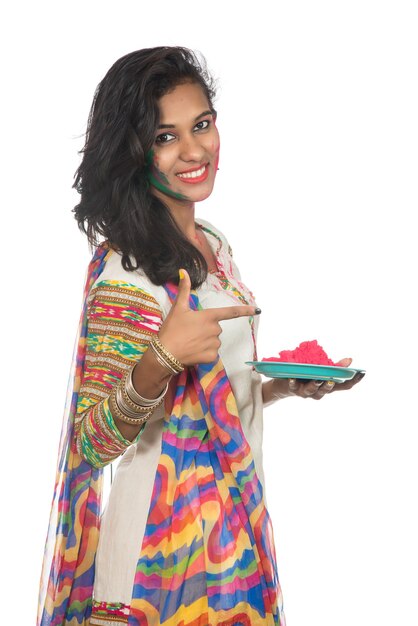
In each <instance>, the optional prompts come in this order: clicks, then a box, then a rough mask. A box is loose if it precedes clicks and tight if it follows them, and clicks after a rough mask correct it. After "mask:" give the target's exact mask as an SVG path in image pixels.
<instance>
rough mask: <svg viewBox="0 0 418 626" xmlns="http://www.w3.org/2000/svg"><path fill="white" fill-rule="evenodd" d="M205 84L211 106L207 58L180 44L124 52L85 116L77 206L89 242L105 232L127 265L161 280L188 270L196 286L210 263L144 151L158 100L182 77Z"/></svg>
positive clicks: (149, 144) (150, 140) (155, 124)
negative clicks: (167, 199)
mask: <svg viewBox="0 0 418 626" xmlns="http://www.w3.org/2000/svg"><path fill="white" fill-rule="evenodd" d="M189 81H190V82H192V83H197V84H198V85H200V86H201V87H202V89H203V91H204V93H205V95H206V97H207V99H208V102H209V106H210V108H211V109H213V99H214V97H215V86H214V81H213V78H212V77H211V76H210V75H209V73H208V71H207V67H206V62H205V59H204V58H203V57H202V56H201V55H200V60H199V58H198V57H197V55H196V53H194V52H193V51H192V50H189V49H187V48H182V47H168V46H159V47H156V48H145V49H143V50H138V51H136V52H131V53H130V54H127V55H125V56H123V57H122V58H120V59H119V60H118V61H116V63H115V64H114V65H113V66H112V67H111V68H110V70H109V71H108V72H107V74H106V76H105V77H104V78H103V80H102V81H101V82H100V83H99V85H98V87H97V89H96V92H95V94H94V99H93V104H92V107H91V110H90V115H89V118H88V124H87V131H86V140H85V145H84V147H83V149H82V150H81V151H80V153H81V154H82V155H83V156H82V161H81V164H80V166H79V167H78V169H77V171H76V173H75V177H74V178H75V182H74V185H73V187H75V189H77V191H78V192H79V193H80V195H81V199H80V202H79V204H77V205H76V206H75V207H74V209H73V211H74V214H75V218H76V220H77V222H78V226H79V228H80V229H81V230H82V231H83V232H84V233H85V234H86V235H87V237H88V240H89V242H90V244H91V246H93V247H94V246H96V245H97V244H98V243H99V240H100V238H101V237H104V238H105V239H107V240H108V241H109V243H110V245H111V246H112V247H114V248H116V249H118V250H119V251H120V253H121V254H122V265H123V267H124V269H125V270H127V271H133V270H135V269H137V268H139V267H141V268H142V269H143V271H144V272H145V273H146V274H147V276H148V277H149V278H150V280H151V281H152V282H153V283H155V284H157V285H162V284H164V283H165V282H167V281H173V282H178V270H179V268H181V267H183V268H185V269H186V270H187V271H188V272H189V274H190V278H191V281H192V286H193V287H194V288H196V287H198V286H199V285H201V284H202V282H203V281H204V280H205V278H206V276H207V271H208V267H207V263H206V261H205V259H204V257H203V256H202V254H200V252H199V251H198V250H197V249H196V248H195V246H193V245H192V244H191V243H190V242H189V241H188V239H187V238H186V237H185V236H184V235H183V233H182V232H181V230H180V229H179V228H178V226H177V224H176V222H175V220H174V218H173V217H172V215H171V213H170V211H169V209H168V208H167V207H166V205H165V204H164V203H163V202H162V201H161V200H160V199H158V198H157V197H155V196H154V195H152V193H151V191H150V190H149V183H148V181H147V172H146V166H147V164H146V155H147V153H148V152H149V151H150V150H151V148H152V146H153V144H154V141H155V132H156V129H157V127H158V124H159V111H158V100H159V98H161V97H162V96H163V95H165V94H166V93H168V92H169V91H170V90H172V89H174V88H175V87H176V86H177V85H179V84H182V83H185V82H189Z"/></svg>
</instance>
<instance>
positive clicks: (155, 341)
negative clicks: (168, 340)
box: [151, 335, 184, 374]
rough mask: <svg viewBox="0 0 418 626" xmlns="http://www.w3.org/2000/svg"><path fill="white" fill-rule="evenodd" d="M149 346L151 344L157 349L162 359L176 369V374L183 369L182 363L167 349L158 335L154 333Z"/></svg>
mask: <svg viewBox="0 0 418 626" xmlns="http://www.w3.org/2000/svg"><path fill="white" fill-rule="evenodd" d="M151 346H153V347H154V348H155V349H156V350H157V351H158V353H159V354H160V356H161V357H162V358H163V359H164V361H167V362H168V363H170V365H171V367H172V368H173V369H174V370H176V372H177V374H180V372H182V371H183V370H184V365H183V364H182V363H180V361H179V360H178V359H176V357H175V356H174V355H173V354H171V352H169V351H168V350H167V348H166V347H165V346H164V345H163V344H162V343H161V341H160V338H159V337H158V335H154V336H153V338H152V339H151Z"/></svg>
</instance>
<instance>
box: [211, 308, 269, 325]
mask: <svg viewBox="0 0 418 626" xmlns="http://www.w3.org/2000/svg"><path fill="white" fill-rule="evenodd" d="M205 312H206V313H207V314H208V315H209V316H210V317H211V319H213V320H214V321H215V322H221V321H222V320H232V319H233V318H235V317H249V316H251V315H260V313H261V309H259V308H258V307H255V306H249V305H242V306H239V305H238V306H223V307H218V308H216V309H206V311H205Z"/></svg>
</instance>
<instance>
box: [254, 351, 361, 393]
mask: <svg viewBox="0 0 418 626" xmlns="http://www.w3.org/2000/svg"><path fill="white" fill-rule="evenodd" d="M351 361H352V359H341V361H338V363H336V365H339V366H340V367H350V365H351ZM364 375H365V372H358V373H357V374H356V375H355V376H354V377H353V378H351V379H350V380H346V381H345V382H343V383H336V382H334V381H332V380H328V381H324V380H306V381H305V380H301V379H296V378H275V379H274V380H272V381H270V385H271V386H272V388H271V390H270V392H271V397H267V396H268V395H270V394H267V393H266V394H265V402H266V403H267V404H270V402H271V401H274V400H278V399H279V398H285V397H287V396H299V397H300V398H312V399H313V400H321V399H322V398H323V397H324V396H326V395H328V394H329V393H332V392H334V391H344V390H346V389H351V388H352V387H354V385H357V383H359V382H360V381H361V379H362V378H363V377H364ZM265 391H267V389H266V390H265Z"/></svg>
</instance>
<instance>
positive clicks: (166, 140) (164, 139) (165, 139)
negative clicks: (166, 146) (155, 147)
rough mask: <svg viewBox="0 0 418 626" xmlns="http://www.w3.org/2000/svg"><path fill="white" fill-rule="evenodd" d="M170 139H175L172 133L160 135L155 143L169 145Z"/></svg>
mask: <svg viewBox="0 0 418 626" xmlns="http://www.w3.org/2000/svg"><path fill="white" fill-rule="evenodd" d="M172 139H175V137H174V135H173V134H172V133H162V134H161V135H158V137H157V138H156V139H155V143H159V144H163V143H169V142H170V141H171V140H172Z"/></svg>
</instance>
